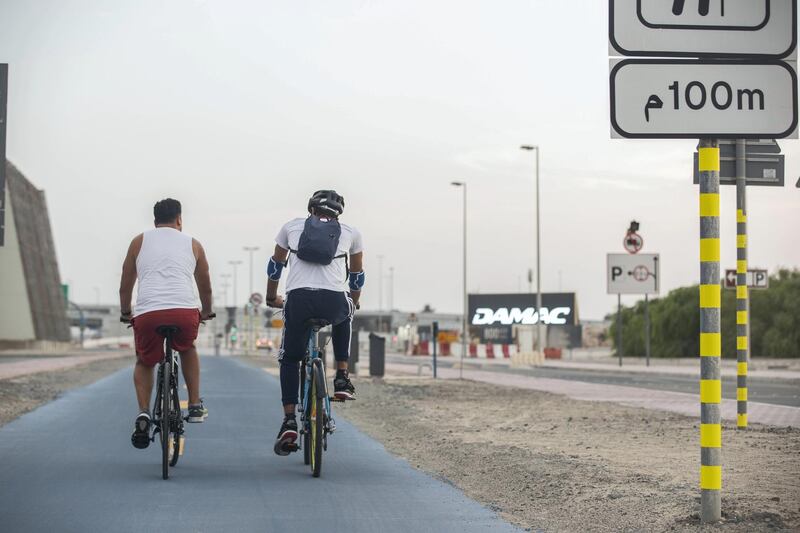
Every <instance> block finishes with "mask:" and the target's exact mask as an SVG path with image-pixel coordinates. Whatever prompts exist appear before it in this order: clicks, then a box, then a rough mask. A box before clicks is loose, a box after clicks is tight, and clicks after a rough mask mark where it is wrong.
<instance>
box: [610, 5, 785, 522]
mask: <svg viewBox="0 0 800 533" xmlns="http://www.w3.org/2000/svg"><path fill="white" fill-rule="evenodd" d="M796 46H797V0H696V1H693V0H673V1H672V2H669V1H668V0H609V50H610V54H609V55H612V56H615V55H623V56H649V57H661V58H663V57H678V58H679V57H687V58H695V59H691V60H681V59H675V60H665V59H653V60H649V59H626V60H620V59H611V63H610V64H611V69H610V77H609V83H610V97H611V102H610V104H611V105H610V111H611V127H612V130H611V135H612V137H623V138H652V139H669V138H700V146H699V149H698V154H697V157H696V161H697V163H696V165H697V173H698V176H697V178H698V181H699V184H700V278H701V279H700V356H701V357H700V361H701V365H700V369H701V370H700V373H701V381H700V403H701V417H700V418H701V424H700V445H701V466H700V489H701V498H700V500H701V512H700V517H701V520H702V521H703V522H718V521H719V520H720V518H721V508H720V491H721V488H722V475H721V464H722V463H721V448H722V436H721V429H720V402H721V384H720V371H719V359H720V353H721V344H722V341H721V334H720V297H721V295H720V290H721V289H720V283H719V279H720V269H719V254H720V250H719V246H720V245H719V185H720V171H721V170H724V171H725V173H726V174H727V173H729V172H732V173H733V174H734V178H735V183H736V184H737V274H736V275H737V278H738V279H737V348H739V349H740V350H741V352H739V351H737V355H738V357H739V381H738V383H739V386H738V389H739V392H738V393H737V397H738V400H739V402H740V411H739V414H740V427H743V426H742V425H741V422H745V423H746V404H744V403H741V402H746V400H747V388H746V359H745V360H744V361H743V360H742V359H743V358H746V356H747V340H748V338H749V334H748V331H747V329H746V328H748V322H749V321H748V320H747V312H748V309H747V307H748V301H747V285H746V274H747V233H746V223H747V210H746V196H745V187H746V185H747V183H748V181H749V180H750V179H751V175H753V174H755V175H759V174H760V178H761V180H762V182H766V181H772V182H776V181H779V180H782V179H783V178H782V177H781V178H779V177H778V176H780V175H781V174H782V171H783V160H782V158H780V157H769V156H767V157H761V158H755V157H754V158H751V157H750V156H749V155H748V151H749V147H748V146H747V144H746V143H745V142H744V141H743V139H758V138H784V137H792V138H797V135H798V134H797V125H798V103H797V75H796V67H795V64H794V61H793V59H794V58H795V57H796ZM783 60H788V61H783ZM773 133H774V134H773ZM721 138H722V139H724V138H729V139H739V140H740V141H739V142H738V143H737V147H736V151H735V156H734V159H733V162H732V163H727V164H726V165H725V167H727V168H721V166H720V149H719V144H718V139H721ZM756 159H761V160H760V161H758V160H756ZM731 165H732V166H731ZM760 184H764V183H760ZM770 184H775V183H770ZM798 186H800V181H799V182H798ZM743 410H744V412H743ZM741 415H744V417H742V416H741Z"/></svg>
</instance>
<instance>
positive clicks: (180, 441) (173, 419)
mask: <svg viewBox="0 0 800 533" xmlns="http://www.w3.org/2000/svg"><path fill="white" fill-rule="evenodd" d="M216 316H217V315H216V314H215V313H211V314H209V315H208V318H207V319H206V320H211V319H212V318H214V317H216ZM120 322H123V323H127V324H129V325H128V327H129V328H130V327H132V324H131V319H128V318H125V317H121V318H120ZM204 322H205V320H203V321H201V323H204ZM179 331H180V329H179V328H178V326H173V325H169V324H166V325H162V326H159V327H158V328H156V333H158V334H159V335H160V336H162V337H164V358H163V359H161V361H160V362H159V363H158V374H157V376H158V377H157V379H156V396H155V405H154V407H153V420H152V423H151V424H150V427H151V428H153V433H152V434H151V435H150V442H155V440H156V434H158V436H159V439H160V442H161V477H162V479H169V469H170V467H174V466H176V465H177V464H178V459H179V458H180V456H181V455H183V447H184V441H185V438H184V436H183V423H184V422H186V421H187V420H188V419H189V417H188V415H187V416H183V411H182V409H181V403H180V398H179V397H178V380H179V373H178V357H177V351H176V350H174V349H173V347H172V337H173V335H175V334H176V333H178V332H179ZM165 391H166V392H165Z"/></svg>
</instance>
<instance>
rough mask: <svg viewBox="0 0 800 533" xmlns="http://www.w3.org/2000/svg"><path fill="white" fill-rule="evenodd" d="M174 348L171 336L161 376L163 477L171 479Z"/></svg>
mask: <svg viewBox="0 0 800 533" xmlns="http://www.w3.org/2000/svg"><path fill="white" fill-rule="evenodd" d="M171 359H172V349H171V348H169V338H167V350H166V353H165V354H164V372H163V373H162V376H161V379H162V381H161V398H160V400H161V477H162V479H169V426H170V418H171V413H170V408H169V404H170V388H169V382H170V379H169V378H170V376H171V375H172V363H171Z"/></svg>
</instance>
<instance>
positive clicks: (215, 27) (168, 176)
mask: <svg viewBox="0 0 800 533" xmlns="http://www.w3.org/2000/svg"><path fill="white" fill-rule="evenodd" d="M606 10H607V4H606V2H603V1H598V0H573V1H571V2H564V1H563V0H546V1H545V0H537V1H533V0H504V1H503V2H490V1H488V0H484V1H469V0H457V1H456V0H437V1H424V2H423V1H416V0H404V1H402V2H401V1H388V0H336V1H335V2H331V1H294V2H287V1H262V0H224V1H223V0H218V1H202V0H197V1H189V0H182V1H178V0H174V1H169V2H164V1H163V0H136V1H133V0H129V1H122V0H120V1H115V2H108V1H105V0H83V1H74V0H51V1H43V0H34V1H31V0H0V62H7V63H9V64H10V67H9V70H10V74H9V76H10V88H9V93H10V94H9V99H8V100H9V101H8V106H9V110H8V158H9V159H10V160H11V161H12V162H13V163H14V164H15V165H17V166H18V167H19V168H20V169H21V170H22V172H23V173H25V175H26V176H28V178H29V179H31V181H33V182H34V184H36V185H37V186H38V187H40V188H43V189H44V190H45V191H46V193H47V199H48V205H49V211H50V217H51V222H52V225H53V231H54V234H55V243H56V248H57V253H58V259H59V264H60V269H61V276H62V278H63V279H64V280H66V281H68V282H69V283H70V285H71V288H72V296H73V299H75V300H76V301H78V302H87V303H93V302H94V301H95V299H96V298H97V295H96V292H98V291H99V298H100V299H101V300H102V301H103V302H113V301H116V299H117V290H118V284H119V271H120V265H121V263H122V260H123V258H124V254H125V251H126V249H127V245H128V243H129V241H130V239H131V238H132V237H133V236H134V235H135V234H137V233H138V232H141V231H142V230H145V229H148V228H149V227H150V226H151V224H152V205H153V203H154V202H155V201H156V200H158V199H161V198H163V197H166V196H171V197H175V198H177V199H179V200H181V201H182V202H183V205H184V230H185V231H186V232H188V233H190V234H192V235H193V236H194V237H196V238H197V239H199V240H200V241H201V242H202V243H203V244H204V245H205V247H206V250H207V253H208V255H209V258H210V261H211V267H212V276H213V279H214V280H215V282H216V283H215V285H216V287H215V289H216V291H217V293H218V294H221V293H222V290H221V287H220V286H219V284H220V282H221V278H220V274H223V273H226V272H230V271H231V267H230V266H229V265H228V264H227V262H228V261H229V260H234V259H242V260H244V261H245V263H244V264H243V265H242V267H241V268H240V269H239V288H238V290H239V298H238V299H239V300H240V301H241V302H243V301H244V298H245V295H246V292H247V289H248V287H247V256H246V255H245V252H243V251H242V246H244V245H256V246H260V247H261V250H260V251H259V252H258V253H257V254H256V256H255V257H256V261H255V268H254V270H255V275H254V278H255V279H256V288H257V289H261V288H262V286H263V282H262V280H263V277H262V275H261V273H262V271H263V265H264V263H265V261H266V258H267V256H268V251H269V250H271V248H272V247H273V246H274V240H273V239H274V236H275V234H276V233H277V231H278V229H279V227H280V225H281V224H282V223H283V222H285V221H286V220H288V219H290V218H292V217H296V216H303V215H304V210H305V204H306V201H307V198H308V196H309V194H310V193H311V192H313V191H314V190H316V189H320V188H335V189H336V190H337V191H339V192H340V193H341V194H342V195H344V196H345V198H346V200H347V210H346V212H345V214H344V216H343V221H346V222H348V223H350V224H354V225H356V226H357V227H359V228H360V229H361V230H362V232H363V234H364V240H365V245H366V258H365V259H366V269H367V271H368V274H367V275H368V278H367V279H368V283H367V287H366V289H365V294H364V304H365V307H368V308H377V307H378V295H377V293H378V290H377V289H378V287H377V285H378V283H377V282H378V259H377V257H378V255H383V256H384V259H383V265H384V268H383V270H384V275H385V276H386V277H387V278H388V273H389V267H394V269H395V283H394V286H395V289H394V306H395V307H397V308H401V309H405V310H418V309H420V308H421V307H422V306H423V304H425V303H430V304H431V305H432V306H433V307H435V308H436V309H438V310H442V311H458V310H459V309H460V306H461V190H460V189H456V188H454V187H452V186H451V185H450V182H451V181H452V180H454V179H458V180H465V181H467V182H468V183H469V204H468V217H469V237H468V245H469V268H470V273H469V276H468V284H469V288H470V289H471V290H476V291H477V290H479V291H481V292H516V291H517V290H518V289H519V288H520V287H521V288H522V289H523V290H524V289H526V287H527V282H526V272H527V269H528V268H529V266H531V265H532V263H533V258H534V250H535V234H534V222H533V221H534V216H535V211H534V206H535V203H534V202H535V197H534V185H533V183H534V182H533V178H534V155H533V153H532V152H523V151H521V150H519V145H520V144H523V143H527V144H538V145H540V146H541V157H542V159H541V183H542V237H543V238H542V254H543V259H542V283H543V289H544V290H545V291H556V290H559V289H561V290H564V291H575V292H577V297H578V305H579V312H580V316H581V318H584V319H585V318H600V317H602V316H603V315H604V314H606V313H607V312H609V311H611V310H612V309H613V307H614V306H615V304H616V298H615V297H613V296H608V295H606V282H605V254H606V253H607V252H622V251H623V250H622V239H623V236H624V232H625V229H626V228H627V225H628V222H629V220H631V219H632V218H636V219H637V220H639V221H640V222H641V232H642V234H643V236H644V239H645V248H644V251H645V252H660V253H661V259H662V268H663V271H662V290H663V291H664V292H666V291H668V290H670V289H672V288H675V287H678V286H682V285H686V284H691V283H696V282H697V281H698V279H699V266H698V261H699V257H698V256H699V252H698V247H699V246H698V221H697V211H698V210H697V190H696V188H695V187H694V186H693V185H692V184H691V168H692V152H693V150H694V147H695V145H696V141H621V140H611V139H610V135H609V125H608V80H607V78H608V47H607V39H608V35H607V13H606ZM781 146H782V148H783V151H784V153H786V154H787V159H786V171H787V186H786V187H784V188H781V189H775V188H752V189H750V191H749V195H750V196H749V200H750V201H749V208H750V216H749V221H750V231H751V238H750V241H749V243H750V257H751V265H752V266H758V267H764V268H769V269H770V270H774V269H775V268H777V267H778V266H797V265H798V264H800V245H799V244H800V240H799V239H798V237H797V231H798V228H800V189H796V188H795V187H794V185H795V181H796V180H797V176H798V175H799V174H800V158H798V157H797V155H799V154H800V149H799V148H798V146H799V145H798V141H795V140H787V141H781ZM733 192H734V191H733V190H732V188H726V189H725V190H724V192H723V195H722V204H723V210H722V216H723V220H722V232H723V239H722V263H723V268H733V267H734V266H735V246H736V244H735V231H736V229H735V198H734V194H733ZM95 287H96V288H97V289H95ZM389 292H390V288H389V283H388V281H387V283H386V288H385V289H384V291H383V305H384V307H387V306H388V301H389V299H390V296H389ZM624 301H626V302H633V301H634V299H633V298H632V297H628V298H626V299H625V300H624Z"/></svg>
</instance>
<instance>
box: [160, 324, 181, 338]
mask: <svg viewBox="0 0 800 533" xmlns="http://www.w3.org/2000/svg"><path fill="white" fill-rule="evenodd" d="M180 330H181V328H179V327H178V326H173V325H171V324H166V325H163V326H158V327H157V328H156V333H158V334H159V335H161V336H162V337H166V336H167V333H171V334H173V335H174V334H175V333H178V332H179V331H180Z"/></svg>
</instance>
